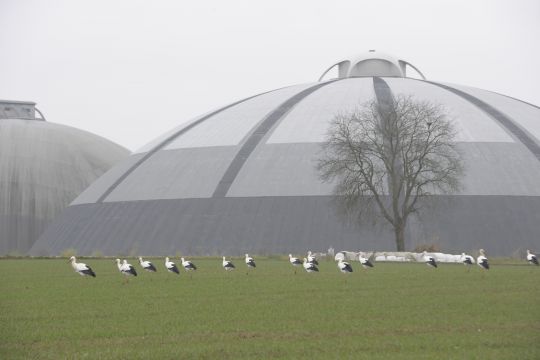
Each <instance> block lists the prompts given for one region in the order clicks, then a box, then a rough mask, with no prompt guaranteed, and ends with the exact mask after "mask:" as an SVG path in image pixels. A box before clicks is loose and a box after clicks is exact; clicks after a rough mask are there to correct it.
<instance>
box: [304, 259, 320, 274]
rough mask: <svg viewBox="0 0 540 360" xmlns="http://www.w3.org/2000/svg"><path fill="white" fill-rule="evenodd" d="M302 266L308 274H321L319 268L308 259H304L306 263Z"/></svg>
mask: <svg viewBox="0 0 540 360" xmlns="http://www.w3.org/2000/svg"><path fill="white" fill-rule="evenodd" d="M302 265H303V266H304V269H306V271H307V272H308V273H312V272H319V268H318V267H317V265H315V264H312V263H310V262H308V261H307V259H306V258H304V262H303V263H302Z"/></svg>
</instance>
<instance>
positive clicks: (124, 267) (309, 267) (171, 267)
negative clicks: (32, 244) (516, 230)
mask: <svg viewBox="0 0 540 360" xmlns="http://www.w3.org/2000/svg"><path fill="white" fill-rule="evenodd" d="M479 252H480V256H478V258H476V264H478V266H480V268H482V269H484V270H489V263H488V259H487V257H486V256H485V252H484V249H480V251H479ZM423 259H424V262H425V263H426V265H428V266H430V267H434V268H436V267H437V261H436V260H435V258H434V257H432V256H429V255H428V254H427V252H425V251H424V253H423ZM180 260H181V262H182V267H183V268H184V270H186V271H188V272H193V271H195V270H197V266H195V264H194V263H193V262H191V261H189V260H185V259H184V258H181V259H180ZM358 260H359V262H360V264H361V265H362V267H363V268H370V267H373V263H371V261H369V259H368V258H365V257H363V256H362V255H359V256H358ZM244 261H245V263H246V266H247V269H248V271H249V269H253V268H255V267H256V266H257V265H256V264H255V261H254V260H253V258H252V257H251V256H249V255H248V254H246V257H245V260H244ZM461 261H462V263H463V264H464V265H466V266H469V265H472V264H474V258H473V257H472V256H470V255H467V254H465V253H463V254H462V255H461ZM69 262H71V266H72V267H73V270H75V272H77V273H78V274H80V275H81V276H92V277H96V273H95V272H94V271H93V270H92V269H91V268H90V266H88V265H86V264H84V263H78V262H77V259H76V258H75V256H72V257H71V258H70V259H69ZM289 262H290V263H291V264H292V265H293V267H294V269H295V270H294V273H295V274H296V268H297V267H300V266H302V267H303V268H304V270H305V271H306V272H308V273H312V272H318V271H319V268H318V265H319V262H318V261H317V258H316V256H315V255H314V254H312V253H311V251H308V254H307V257H305V258H304V259H303V261H302V260H300V259H299V258H297V257H293V256H292V254H289ZM527 262H529V264H532V265H538V258H537V257H536V255H534V254H532V253H531V252H530V251H529V250H527ZM139 264H140V265H141V267H142V268H143V269H144V270H146V271H149V272H156V271H157V268H156V267H155V266H154V264H152V263H151V262H150V261H147V260H146V261H145V260H143V258H142V257H139ZM116 265H117V267H118V271H119V272H120V273H121V274H123V275H125V276H126V281H127V277H129V276H137V270H135V268H134V267H133V265H131V264H129V263H128V262H127V260H125V259H124V260H123V261H120V259H116ZM222 266H223V269H225V271H231V270H234V269H235V268H236V267H235V266H234V264H233V263H232V262H231V261H230V260H227V259H225V256H224V257H223V262H222ZM337 266H338V269H339V271H341V272H342V273H344V274H348V273H352V272H353V268H352V266H351V264H350V263H348V262H346V261H344V260H343V259H342V258H340V259H339V260H338V263H337ZM165 268H166V269H167V271H169V272H171V273H175V274H177V275H179V274H180V270H178V267H177V266H176V264H175V263H174V262H172V261H170V259H169V258H168V257H166V258H165ZM248 273H249V272H248Z"/></svg>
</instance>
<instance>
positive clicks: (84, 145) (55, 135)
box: [0, 100, 129, 254]
mask: <svg viewBox="0 0 540 360" xmlns="http://www.w3.org/2000/svg"><path fill="white" fill-rule="evenodd" d="M36 112H37V113H38V114H40V115H41V118H36V117H35V114H36ZM128 155H129V151H128V150H127V149H125V148H123V147H121V146H119V145H117V144H115V143H113V142H111V141H109V140H106V139H104V138H102V137H99V136H97V135H94V134H91V133H88V132H86V131H82V130H78V129H75V128H72V127H69V126H64V125H59V124H52V123H50V122H47V121H45V119H44V117H43V115H42V114H41V113H40V112H39V110H37V109H36V108H35V103H33V102H26V101H5V100H0V254H25V253H26V252H27V251H28V250H29V249H30V247H31V246H32V245H33V244H34V242H35V241H36V240H37V238H38V237H39V235H41V233H42V232H43V231H44V230H45V228H46V227H47V225H48V224H49V223H50V222H51V221H52V220H53V219H54V218H55V217H56V216H57V215H58V214H59V213H60V212H61V211H63V210H64V208H65V207H66V206H67V205H68V204H69V203H70V202H71V201H72V200H73V199H75V197H77V195H79V194H80V193H81V192H82V191H83V190H84V189H85V188H86V187H87V186H88V185H90V183H91V182H92V181H94V180H95V179H96V178H97V177H99V176H101V175H102V174H103V173H104V172H105V171H107V170H108V169H109V168H110V167H111V166H113V165H114V164H116V163H117V162H118V161H119V160H121V159H123V158H125V157H127V156H128Z"/></svg>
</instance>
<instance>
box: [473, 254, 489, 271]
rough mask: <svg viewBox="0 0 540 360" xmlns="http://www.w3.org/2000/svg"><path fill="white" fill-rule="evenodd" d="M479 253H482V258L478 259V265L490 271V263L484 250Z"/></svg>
mask: <svg viewBox="0 0 540 360" xmlns="http://www.w3.org/2000/svg"><path fill="white" fill-rule="evenodd" d="M478 252H479V253H480V256H478V257H477V258H476V263H477V264H478V266H480V267H481V268H482V269H484V270H489V263H488V259H487V257H486V254H485V252H484V249H480V250H478Z"/></svg>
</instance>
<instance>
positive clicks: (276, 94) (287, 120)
mask: <svg viewBox="0 0 540 360" xmlns="http://www.w3.org/2000/svg"><path fill="white" fill-rule="evenodd" d="M407 65H410V64H409V63H407V62H405V61H402V60H398V59H394V58H391V57H388V56H382V55H380V56H379V54H377V53H370V54H367V55H365V56H364V57H361V58H359V59H354V60H344V61H341V62H339V63H337V64H336V66H337V67H339V76H338V77H337V78H335V79H330V80H321V81H319V82H316V83H310V84H301V85H295V86H290V87H286V88H281V89H278V90H274V91H270V92H267V93H263V94H259V95H255V96H253V97H250V98H247V99H243V100H240V101H238V102H235V103H233V104H230V105H227V106H225V107H222V108H219V109H217V110H214V111H212V112H209V113H207V114H205V115H203V116H200V117H198V118H196V119H194V120H192V121H190V122H187V123H185V124H182V125H180V126H179V127H177V128H175V129H173V130H171V131H169V132H167V133H166V134H164V135H163V136H161V137H159V138H158V139H155V140H154V141H152V142H150V143H149V144H147V145H146V146H144V147H143V148H141V149H139V150H138V151H136V152H135V153H134V154H133V155H131V156H130V157H128V158H127V159H125V160H123V161H121V162H120V163H119V164H118V165H116V166H115V167H113V168H112V169H111V170H109V171H108V172H106V173H105V174H104V175H103V176H101V177H100V178H99V179H98V180H96V181H95V182H94V183H93V184H92V185H91V186H90V187H89V188H88V189H86V190H85V191H84V192H83V193H82V194H81V195H80V196H78V197H77V198H76V199H75V200H74V201H73V203H72V204H71V205H70V206H69V207H68V208H67V210H66V211H65V212H64V213H63V214H62V215H61V216H60V217H59V218H58V219H57V221H55V222H54V223H53V224H52V225H51V226H50V227H49V228H48V229H47V231H46V232H45V233H44V234H43V235H42V236H41V238H40V239H39V241H38V242H36V244H35V245H34V246H33V247H32V249H31V252H30V253H31V254H33V255H45V254H47V255H50V254H58V253H59V252H61V251H62V250H63V249H66V248H75V249H77V251H78V253H79V254H91V253H92V252H95V251H99V252H101V253H103V254H107V255H114V254H144V255H165V254H174V253H176V252H178V251H180V252H182V253H183V254H188V255H218V254H223V255H239V254H243V253H246V252H249V253H253V254H270V253H290V252H292V253H295V252H304V251H307V250H308V249H310V250H312V251H324V250H326V249H328V248H329V247H330V246H332V247H334V248H335V249H337V250H364V251H367V250H378V251H384V250H388V251H392V250H394V249H395V243H394V238H393V232H392V231H390V229H389V228H387V227H385V226H384V225H379V226H376V227H373V226H368V225H367V224H365V225H358V224H352V223H348V222H346V221H343V219H341V218H340V217H339V216H338V215H337V212H336V209H335V208H334V206H333V203H332V200H333V197H332V195H331V194H332V188H333V185H332V184H328V183H322V182H321V181H320V180H319V178H318V174H317V172H316V170H315V167H314V165H315V163H316V161H317V158H318V156H319V154H320V150H321V143H322V142H323V141H324V137H325V134H326V132H327V129H328V126H329V123H330V121H331V119H332V118H333V117H334V116H335V115H336V114H338V113H346V112H349V111H351V110H353V109H354V108H355V107H357V106H358V105H359V104H361V103H363V102H365V101H368V100H371V99H373V98H376V99H378V100H379V101H380V99H383V98H388V97H391V96H394V95H397V94H405V95H413V96H414V97H416V98H418V99H423V100H429V101H431V102H435V103H440V104H442V105H443V106H444V107H445V109H446V110H447V111H448V113H449V116H450V117H451V118H452V119H453V121H454V124H455V126H456V129H457V130H458V136H457V141H458V146H459V148H460V149H461V153H462V154H463V159H464V162H465V166H466V174H465V177H464V179H463V184H464V187H463V189H462V190H461V192H460V193H458V194H454V195H451V196H449V195H442V194H440V195H437V196H434V197H433V199H432V201H430V203H429V204H426V211H424V212H422V213H421V214H420V215H419V216H417V217H415V218H413V219H412V220H411V222H410V223H409V227H408V230H407V240H406V247H407V248H409V249H412V248H414V246H416V245H418V244H425V243H427V244H437V245H439V246H440V248H441V249H442V250H443V251H446V252H462V251H473V250H475V249H478V248H481V247H482V248H485V249H486V250H487V251H488V254H491V255H510V254H512V253H513V252H515V251H519V250H520V249H526V248H532V249H534V248H536V249H538V248H540V240H539V237H538V234H539V233H540V231H539V230H540V183H539V181H538V179H540V108H538V107H537V106H535V105H531V104H528V103H525V102H522V101H520V100H516V99H513V98H510V97H507V96H504V95H500V94H497V93H493V92H490V91H486V90H481V89H476V88H471V87H466V86H460V85H451V84H443V83H437V82H432V81H427V80H424V79H412V78H407V77H406V72H405V69H406V66H407ZM413 69H415V68H413ZM420 75H421V74H420ZM421 77H423V75H422V76H421Z"/></svg>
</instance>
